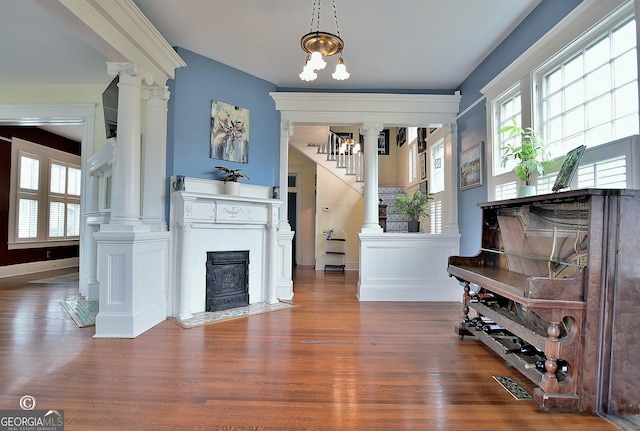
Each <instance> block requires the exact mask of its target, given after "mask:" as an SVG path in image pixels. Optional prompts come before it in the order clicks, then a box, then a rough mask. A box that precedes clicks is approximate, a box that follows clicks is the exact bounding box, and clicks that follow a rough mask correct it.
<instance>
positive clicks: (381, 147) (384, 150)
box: [378, 129, 389, 156]
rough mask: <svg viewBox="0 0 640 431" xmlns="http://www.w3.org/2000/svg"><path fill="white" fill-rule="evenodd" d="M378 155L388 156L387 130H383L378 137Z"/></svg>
mask: <svg viewBox="0 0 640 431" xmlns="http://www.w3.org/2000/svg"><path fill="white" fill-rule="evenodd" d="M378 155H380V156H388V155H389V129H384V130H383V131H382V132H380V134H379V135H378Z"/></svg>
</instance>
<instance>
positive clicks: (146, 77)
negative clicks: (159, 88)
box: [107, 61, 153, 85]
mask: <svg viewBox="0 0 640 431" xmlns="http://www.w3.org/2000/svg"><path fill="white" fill-rule="evenodd" d="M107 73H108V74H109V76H111V77H116V75H122V74H127V75H130V76H135V77H139V78H140V79H141V80H142V81H144V82H145V83H146V84H147V85H151V84H153V75H152V74H151V73H149V72H147V71H145V70H144V69H143V68H141V67H140V66H139V65H138V63H136V62H133V61H130V62H114V61H108V62H107Z"/></svg>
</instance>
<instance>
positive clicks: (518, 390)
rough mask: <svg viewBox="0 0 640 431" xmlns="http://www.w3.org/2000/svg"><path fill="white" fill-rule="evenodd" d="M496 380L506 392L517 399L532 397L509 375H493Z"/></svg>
mask: <svg viewBox="0 0 640 431" xmlns="http://www.w3.org/2000/svg"><path fill="white" fill-rule="evenodd" d="M493 378H494V379H495V381H496V382H498V383H500V386H502V387H503V388H505V389H506V390H507V392H509V393H510V394H511V396H512V397H513V398H515V399H516V400H518V401H524V400H532V399H533V397H532V396H531V394H530V393H529V392H527V391H526V389H524V388H523V387H522V386H520V384H519V383H518V382H516V381H515V380H513V379H512V378H511V377H506V376H493Z"/></svg>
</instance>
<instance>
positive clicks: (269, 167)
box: [167, 48, 280, 186]
mask: <svg viewBox="0 0 640 431" xmlns="http://www.w3.org/2000/svg"><path fill="white" fill-rule="evenodd" d="M176 51H177V52H178V55H180V57H181V58H182V59H183V60H184V61H185V63H187V67H184V68H180V69H178V70H176V77H175V79H173V80H171V81H169V90H170V91H171V98H170V99H169V109H168V119H167V176H171V175H176V174H181V175H186V176H188V177H195V178H205V179H218V174H217V173H214V171H215V168H214V167H215V166H220V165H223V166H227V167H229V168H232V169H237V168H241V169H243V172H244V173H246V174H247V175H248V176H249V177H250V180H244V181H243V182H244V183H246V184H256V185H263V186H272V185H275V184H278V181H279V178H280V174H279V172H280V113H279V112H278V111H277V110H276V107H275V101H274V100H273V99H272V98H271V96H269V92H271V91H276V86H275V85H274V84H272V83H270V82H267V81H264V80H262V79H259V78H256V77H255V76H253V75H249V74H247V73H244V72H241V71H239V70H237V69H233V68H231V67H229V66H226V65H224V64H222V63H219V62H217V61H214V60H211V59H209V58H207V57H203V56H201V55H198V54H196V53H193V52H191V51H188V50H185V49H182V48H177V49H176ZM212 100H217V101H221V102H226V103H229V104H232V105H235V106H240V107H242V108H246V109H248V110H249V111H250V120H249V163H237V162H230V161H225V160H219V159H211V158H210V157H209V148H210V146H209V145H210V141H211V130H210V128H211V101H212Z"/></svg>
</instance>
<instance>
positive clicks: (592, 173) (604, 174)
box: [577, 156, 627, 189]
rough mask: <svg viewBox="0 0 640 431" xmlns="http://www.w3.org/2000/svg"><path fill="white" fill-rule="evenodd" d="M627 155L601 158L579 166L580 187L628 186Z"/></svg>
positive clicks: (617, 187) (619, 187)
mask: <svg viewBox="0 0 640 431" xmlns="http://www.w3.org/2000/svg"><path fill="white" fill-rule="evenodd" d="M625 159H626V158H625V156H618V157H614V158H612V159H607V160H600V161H598V162H594V163H589V164H587V165H583V166H580V167H579V168H578V174H577V176H578V187H579V188H588V187H597V188H610V189H622V188H625V187H626V186H627V181H626V179H627V167H626V160H625Z"/></svg>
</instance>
